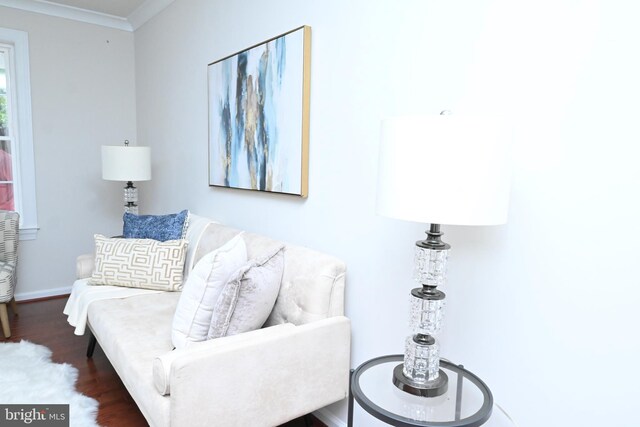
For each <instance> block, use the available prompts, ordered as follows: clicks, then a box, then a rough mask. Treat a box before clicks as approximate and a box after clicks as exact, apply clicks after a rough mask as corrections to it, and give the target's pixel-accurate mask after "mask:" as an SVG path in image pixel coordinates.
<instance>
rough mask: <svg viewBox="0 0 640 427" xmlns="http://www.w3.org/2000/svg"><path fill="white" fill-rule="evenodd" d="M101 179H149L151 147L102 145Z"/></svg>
mask: <svg viewBox="0 0 640 427" xmlns="http://www.w3.org/2000/svg"><path fill="white" fill-rule="evenodd" d="M102 179H106V180H109V181H149V180H150V179H151V148H149V147H126V146H124V147H123V146H112V145H103V146H102Z"/></svg>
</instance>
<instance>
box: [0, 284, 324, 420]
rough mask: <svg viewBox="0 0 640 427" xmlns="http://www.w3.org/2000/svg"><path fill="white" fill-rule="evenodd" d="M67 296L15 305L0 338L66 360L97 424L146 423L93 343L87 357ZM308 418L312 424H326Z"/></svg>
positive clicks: (82, 338) (56, 358)
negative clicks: (93, 404) (93, 406)
mask: <svg viewBox="0 0 640 427" xmlns="http://www.w3.org/2000/svg"><path fill="white" fill-rule="evenodd" d="M66 302H67V298H66V297H65V298H57V299H50V300H44V301H36V302H25V303H19V304H18V311H19V315H18V316H14V315H13V312H12V311H11V310H9V318H10V321H11V333H12V335H11V338H9V339H8V340H5V339H4V337H2V334H0V339H2V340H3V341H2V342H4V341H20V340H22V339H24V340H28V341H31V342H33V343H36V344H42V345H45V346H47V347H49V348H50V349H51V351H52V352H53V357H52V358H53V361H54V362H56V363H69V364H71V365H73V366H75V367H76V368H77V369H78V373H79V375H78V382H77V389H78V391H79V392H80V393H83V394H85V395H87V396H90V397H93V398H94V399H96V400H98V402H99V403H100V409H99V412H98V424H100V425H101V426H103V427H116V426H117V427H138V426H146V425H147V422H146V421H145V419H144V417H143V416H142V414H141V413H140V411H139V410H138V407H137V406H136V404H135V402H134V401H133V399H132V398H131V396H129V393H128V392H127V389H126V388H125V387H124V385H123V384H122V382H121V381H120V378H119V377H118V375H117V374H116V372H115V370H114V369H113V367H112V366H111V364H110V363H109V360H108V359H107V358H106V357H105V355H104V353H103V352H102V349H100V348H99V346H96V350H95V353H94V354H93V358H91V359H87V357H86V355H85V354H86V348H87V340H88V338H87V337H86V336H82V337H79V336H76V335H74V333H73V328H72V327H71V326H69V324H68V323H67V318H66V316H65V315H63V314H62V309H63V308H64V305H65V303H66ZM311 418H312V421H313V427H326V426H325V425H324V424H323V423H321V422H320V421H318V420H317V419H315V418H313V417H311ZM302 426H305V422H304V420H303V419H302V418H301V419H298V420H294V421H291V422H289V423H287V424H284V425H283V426H282V427H302Z"/></svg>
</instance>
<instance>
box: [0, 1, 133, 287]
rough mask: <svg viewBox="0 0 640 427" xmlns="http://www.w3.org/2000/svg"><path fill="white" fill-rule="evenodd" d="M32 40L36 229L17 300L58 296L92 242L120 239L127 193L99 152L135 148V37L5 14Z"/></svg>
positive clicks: (4, 23) (24, 255) (0, 16)
mask: <svg viewBox="0 0 640 427" xmlns="http://www.w3.org/2000/svg"><path fill="white" fill-rule="evenodd" d="M0 27H5V28H12V29H16V30H21V31H26V32H28V34H29V51H30V52H29V57H30V62H31V64H30V65H31V96H32V108H33V135H34V136H33V143H34V151H35V163H36V197H37V206H38V225H39V227H40V231H39V232H38V237H37V239H36V240H30V241H21V242H20V247H19V259H20V261H19V272H18V274H19V277H20V279H19V283H18V285H17V288H16V294H17V296H18V299H25V298H35V297H40V296H45V295H49V294H55V293H60V292H61V290H60V289H59V288H69V287H70V286H71V284H72V283H73V280H74V278H75V258H76V256H77V255H79V254H81V253H86V252H90V251H92V246H93V238H92V236H93V233H96V232H102V233H106V234H118V233H119V232H120V231H121V227H122V225H121V221H122V220H121V215H122V210H121V205H122V202H121V200H122V190H121V188H120V187H123V186H124V184H123V183H122V184H121V183H116V182H107V181H103V180H102V179H101V171H100V146H101V145H103V144H113V145H115V144H120V143H122V141H123V140H124V139H125V138H126V139H130V140H132V141H134V140H135V139H136V120H135V78H134V75H135V71H134V56H133V53H134V50H133V34H132V33H130V32H126V31H119V30H113V29H109V28H104V27H99V26H96V25H91V24H84V23H79V22H76V21H71V20H67V19H61V18H54V17H50V16H46V15H40V14H36V13H31V12H25V11H20V10H16V9H11V8H6V7H0Z"/></svg>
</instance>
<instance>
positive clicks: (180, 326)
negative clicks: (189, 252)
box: [171, 234, 247, 348]
mask: <svg viewBox="0 0 640 427" xmlns="http://www.w3.org/2000/svg"><path fill="white" fill-rule="evenodd" d="M246 261H247V248H246V245H245V243H244V239H243V238H242V235H241V234H238V235H237V236H236V237H234V238H233V239H231V240H230V241H228V242H227V243H225V244H224V245H223V246H222V247H220V248H218V249H216V250H215V251H212V252H209V253H208V254H207V255H205V256H203V257H202V259H200V261H198V263H197V264H196V265H195V267H194V268H193V270H192V271H191V274H189V278H188V279H187V281H186V283H185V285H184V287H183V288H182V295H180V300H179V301H178V306H177V307H176V312H175V314H174V316H173V326H172V330H171V341H172V343H173V345H174V346H175V347H176V348H183V347H186V346H187V345H188V344H189V343H190V342H198V341H204V340H205V339H206V338H207V332H208V331H209V325H210V323H211V316H212V315H213V310H214V307H215V305H216V301H217V300H218V298H219V296H220V293H221V292H222V289H223V287H224V284H225V283H226V282H227V280H228V278H229V276H230V275H231V274H232V273H233V272H234V271H235V270H237V269H238V268H239V267H240V266H242V265H244V264H245V263H246Z"/></svg>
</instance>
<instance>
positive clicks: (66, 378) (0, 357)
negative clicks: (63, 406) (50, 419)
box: [0, 341, 98, 427]
mask: <svg viewBox="0 0 640 427" xmlns="http://www.w3.org/2000/svg"><path fill="white" fill-rule="evenodd" d="M77 379H78V370H77V369H76V368H74V367H73V366H71V365H69V364H67V363H63V364H59V363H53V362H52V361H51V350H49V349H48V348H47V347H44V346H42V345H37V344H33V343H30V342H28V341H20V342H19V343H0V402H2V403H7V404H8V403H31V404H35V403H40V404H55V403H68V404H69V405H70V407H69V419H70V423H69V424H70V426H71V427H98V424H97V423H96V415H97V413H98V402H97V401H96V400H95V399H91V398H90V397H87V396H84V395H82V394H80V393H78V392H77V391H76V389H75V383H76V380H77Z"/></svg>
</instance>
